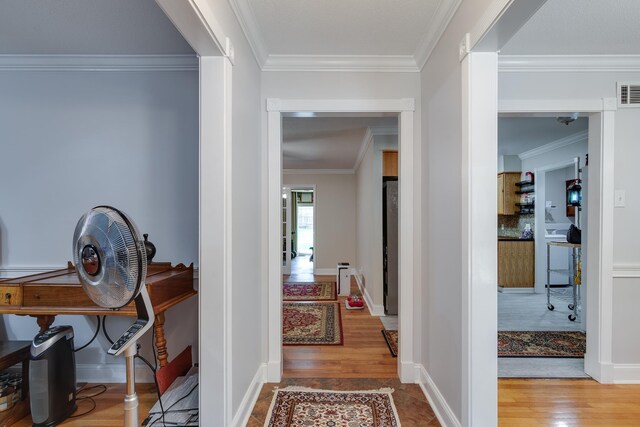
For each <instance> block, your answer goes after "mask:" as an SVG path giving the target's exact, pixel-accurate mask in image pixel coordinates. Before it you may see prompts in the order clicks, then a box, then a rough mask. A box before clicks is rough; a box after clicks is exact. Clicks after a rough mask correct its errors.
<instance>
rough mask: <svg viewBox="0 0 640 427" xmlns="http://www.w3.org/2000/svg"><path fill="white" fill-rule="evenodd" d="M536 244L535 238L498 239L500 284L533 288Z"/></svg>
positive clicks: (505, 286) (507, 286)
mask: <svg viewBox="0 0 640 427" xmlns="http://www.w3.org/2000/svg"><path fill="white" fill-rule="evenodd" d="M534 283H535V244H534V241H533V240H518V239H513V240H498V286H499V287H501V288H533V286H534Z"/></svg>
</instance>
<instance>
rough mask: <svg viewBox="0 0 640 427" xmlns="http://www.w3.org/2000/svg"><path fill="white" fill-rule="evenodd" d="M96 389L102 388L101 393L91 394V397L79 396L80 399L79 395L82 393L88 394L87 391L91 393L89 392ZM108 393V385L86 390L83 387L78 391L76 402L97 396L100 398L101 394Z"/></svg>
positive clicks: (95, 386) (99, 385)
mask: <svg viewBox="0 0 640 427" xmlns="http://www.w3.org/2000/svg"><path fill="white" fill-rule="evenodd" d="M96 388H101V390H100V391H99V392H97V393H94V394H90V395H89V396H79V397H78V395H79V394H80V393H81V392H86V391H89V390H94V389H96ZM106 391H107V386H106V385H104V384H97V385H94V386H91V387H89V388H84V387H82V388H81V389H80V390H78V391H76V400H82V399H91V398H92V397H97V396H100V395H101V394H104V393H106Z"/></svg>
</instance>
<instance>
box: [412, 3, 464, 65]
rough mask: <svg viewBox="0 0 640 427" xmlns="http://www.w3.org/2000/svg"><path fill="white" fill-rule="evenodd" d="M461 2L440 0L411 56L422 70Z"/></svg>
mask: <svg viewBox="0 0 640 427" xmlns="http://www.w3.org/2000/svg"><path fill="white" fill-rule="evenodd" d="M461 3H462V0H449V1H441V2H440V3H439V4H438V8H437V9H436V12H435V13H434V15H433V19H432V21H431V23H430V24H429V26H428V31H427V32H426V33H425V34H424V36H423V37H422V39H421V40H420V43H419V44H418V47H417V48H416V51H415V52H414V54H413V56H414V57H415V59H416V64H418V68H420V70H422V68H424V65H425V64H426V63H427V61H428V60H429V57H430V56H431V53H432V52H433V49H435V47H436V45H437V44H438V41H439V40H440V37H442V34H443V33H444V31H445V29H446V28H447V26H448V25H449V23H450V22H451V19H453V15H455V13H456V10H458V7H459V6H460V4H461Z"/></svg>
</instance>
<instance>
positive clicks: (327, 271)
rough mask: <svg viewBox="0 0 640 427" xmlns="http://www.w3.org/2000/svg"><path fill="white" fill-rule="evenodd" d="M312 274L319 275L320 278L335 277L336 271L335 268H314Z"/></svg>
mask: <svg viewBox="0 0 640 427" xmlns="http://www.w3.org/2000/svg"><path fill="white" fill-rule="evenodd" d="M313 274H319V275H322V276H335V275H336V269H335V268H316V269H315V270H313Z"/></svg>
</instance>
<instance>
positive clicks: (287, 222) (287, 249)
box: [282, 187, 292, 275]
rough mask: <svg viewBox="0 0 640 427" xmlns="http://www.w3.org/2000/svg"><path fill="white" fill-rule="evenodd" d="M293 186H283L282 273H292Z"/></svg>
mask: <svg viewBox="0 0 640 427" xmlns="http://www.w3.org/2000/svg"><path fill="white" fill-rule="evenodd" d="M291 196H292V194H291V188H289V187H282V274H287V275H288V274H291Z"/></svg>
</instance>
